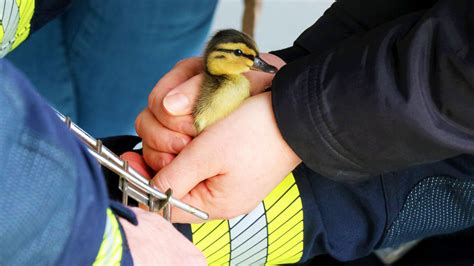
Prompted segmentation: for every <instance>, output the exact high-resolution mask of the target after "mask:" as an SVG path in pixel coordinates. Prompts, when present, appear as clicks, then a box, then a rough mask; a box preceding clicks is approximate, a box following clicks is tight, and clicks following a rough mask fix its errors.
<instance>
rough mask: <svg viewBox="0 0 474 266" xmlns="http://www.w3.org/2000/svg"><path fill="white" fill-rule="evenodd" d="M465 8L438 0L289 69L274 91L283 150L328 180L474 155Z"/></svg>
mask: <svg viewBox="0 0 474 266" xmlns="http://www.w3.org/2000/svg"><path fill="white" fill-rule="evenodd" d="M471 8H473V7H472V3H471V2H469V1H459V2H450V1H441V2H440V3H438V4H437V5H436V6H435V7H433V8H432V9H431V10H429V11H427V12H421V13H414V14H412V15H409V16H404V17H401V18H400V19H398V20H395V21H392V22H390V23H388V24H384V25H383V26H381V27H379V28H377V29H375V30H372V31H370V32H368V33H367V34H364V35H360V36H356V37H353V38H351V39H350V40H348V41H345V42H344V43H342V44H340V45H339V46H338V47H336V48H335V49H333V50H331V51H328V52H326V53H325V54H322V55H309V56H306V57H304V58H301V59H299V60H298V61H295V62H293V63H290V64H288V65H287V66H286V67H284V68H283V69H282V70H281V71H280V72H279V73H277V75H276V78H275V79H274V81H273V90H272V91H273V105H274V110H275V113H276V117H277V121H278V124H279V126H280V130H281V131H282V134H283V136H284V137H285V139H286V140H287V142H288V143H289V144H290V146H291V147H292V148H293V149H294V150H295V152H296V153H297V154H298V155H299V156H300V158H302V159H303V161H304V162H305V163H306V164H307V165H308V166H309V167H311V168H312V169H313V170H315V171H318V172H320V173H322V174H323V175H325V176H328V177H330V178H335V179H349V178H351V179H360V178H361V177H364V176H365V177H368V176H371V175H376V174H380V173H383V172H386V171H391V170H395V169H401V168H405V167H408V166H410V165H414V164H421V163H427V162H433V161H439V160H442V159H445V158H449V157H452V156H456V155H459V154H462V153H471V154H472V153H473V152H474V150H473V148H472V147H474V143H473V140H474V136H473V134H472V130H473V127H474V125H473V124H472V119H470V118H472V117H473V116H474V114H473V109H472V108H471V106H472V102H473V101H474V94H473V93H472V91H473V90H472V88H473V86H474V82H472V80H471V79H469V78H465V77H469V76H472V75H473V73H472V65H473V62H472V60H471V58H472V56H470V53H469V52H468V51H470V50H469V47H472V46H473V45H474V44H473V43H472V38H470V37H469V36H470V34H471V32H472V31H473V30H474V29H473V24H472V21H471V20H472V19H471V18H470V16H469V14H467V13H466V12H465V10H470V9H471ZM453 84H456V86H454V87H453ZM289 88H292V89H291V90H290V89H289Z"/></svg>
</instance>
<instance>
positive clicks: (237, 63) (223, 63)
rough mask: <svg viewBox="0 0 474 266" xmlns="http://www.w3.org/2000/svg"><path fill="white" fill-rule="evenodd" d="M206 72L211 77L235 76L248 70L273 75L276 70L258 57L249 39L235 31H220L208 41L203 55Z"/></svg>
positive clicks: (252, 42)
mask: <svg viewBox="0 0 474 266" xmlns="http://www.w3.org/2000/svg"><path fill="white" fill-rule="evenodd" d="M204 57H205V64H206V70H207V72H209V73H210V74H211V75H216V76H220V75H236V74H241V73H244V72H247V71H249V70H251V69H252V70H260V71H264V72H267V73H275V72H276V70H277V69H276V68H275V67H274V66H272V65H270V64H268V63H267V62H265V61H263V60H262V59H261V58H260V57H259V56H258V49H257V45H256V44H255V42H254V41H253V40H252V38H251V37H249V36H248V35H246V34H245V33H242V32H240V31H236V30H232V29H229V30H221V31H219V32H217V33H216V34H215V35H214V37H212V39H211V40H210V41H209V43H208V45H207V47H206V50H205V53H204Z"/></svg>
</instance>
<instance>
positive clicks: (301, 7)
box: [211, 0, 334, 51]
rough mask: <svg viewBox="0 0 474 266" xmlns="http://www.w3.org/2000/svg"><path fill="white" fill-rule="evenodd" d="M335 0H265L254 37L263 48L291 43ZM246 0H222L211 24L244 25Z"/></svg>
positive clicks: (270, 48) (221, 25)
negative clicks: (243, 16) (244, 0)
mask: <svg viewBox="0 0 474 266" xmlns="http://www.w3.org/2000/svg"><path fill="white" fill-rule="evenodd" d="M333 2H334V0H263V1H262V7H261V10H260V16H259V17H258V18H257V22H256V30H255V39H256V41H257V44H258V45H259V49H260V50H261V51H271V50H277V49H280V48H285V47H288V46H290V45H291V44H292V43H293V41H294V40H295V39H296V38H297V37H298V36H299V35H300V33H301V32H303V31H304V30H305V29H306V28H308V27H309V26H311V25H312V24H313V23H314V22H315V21H316V20H317V19H318V18H319V17H320V16H321V15H322V14H323V12H324V11H325V10H326V9H327V8H328V7H329V6H330V5H331V4H332V3H333ZM243 9H244V5H243V0H220V1H219V2H218V4H217V11H216V14H215V17H214V22H213V24H212V28H211V34H212V33H213V32H215V31H216V30H219V29H224V28H234V29H241V22H242V13H243Z"/></svg>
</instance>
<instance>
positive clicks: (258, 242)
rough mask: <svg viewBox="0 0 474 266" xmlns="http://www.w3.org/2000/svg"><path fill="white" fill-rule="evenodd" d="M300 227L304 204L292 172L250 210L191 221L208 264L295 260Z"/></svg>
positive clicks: (298, 255) (300, 253)
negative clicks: (202, 222)
mask: <svg viewBox="0 0 474 266" xmlns="http://www.w3.org/2000/svg"><path fill="white" fill-rule="evenodd" d="M303 229H304V225H303V205H302V201H301V197H300V191H299V189H298V187H297V185H296V181H295V178H294V176H293V174H292V173H290V174H289V175H288V176H287V177H286V178H285V179H284V180H283V181H282V182H281V183H280V184H279V185H278V186H277V187H276V188H275V189H274V190H273V191H272V192H271V193H270V194H269V195H268V196H267V197H266V198H265V200H264V201H263V202H262V203H260V204H259V205H258V207H257V208H256V209H255V210H253V211H252V212H250V213H249V214H246V215H241V216H239V217H236V218H234V219H231V220H229V221H227V220H217V221H211V222H208V223H204V224H192V225H191V231H192V235H193V243H194V244H195V245H196V246H197V247H198V248H199V249H200V250H201V251H202V252H203V254H204V256H206V258H207V262H208V263H209V264H210V265H228V264H232V265H234V264H238V265H248V264H260V265H261V264H286V263H295V262H298V261H300V260H301V257H302V256H303V237H304V232H303Z"/></svg>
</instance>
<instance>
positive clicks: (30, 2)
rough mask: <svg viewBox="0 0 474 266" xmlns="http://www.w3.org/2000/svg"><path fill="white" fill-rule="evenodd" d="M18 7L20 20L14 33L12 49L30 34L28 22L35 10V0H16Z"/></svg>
mask: <svg viewBox="0 0 474 266" xmlns="http://www.w3.org/2000/svg"><path fill="white" fill-rule="evenodd" d="M16 3H17V5H18V7H19V8H20V21H19V22H18V27H17V30H16V34H15V41H14V42H13V45H12V48H11V49H12V50H13V49H15V48H16V47H17V46H18V45H20V43H22V42H23V41H24V40H25V39H26V38H27V37H28V35H29V34H30V22H31V18H32V17H33V13H34V11H35V0H16Z"/></svg>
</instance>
